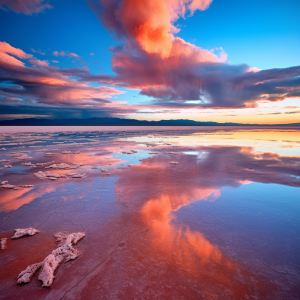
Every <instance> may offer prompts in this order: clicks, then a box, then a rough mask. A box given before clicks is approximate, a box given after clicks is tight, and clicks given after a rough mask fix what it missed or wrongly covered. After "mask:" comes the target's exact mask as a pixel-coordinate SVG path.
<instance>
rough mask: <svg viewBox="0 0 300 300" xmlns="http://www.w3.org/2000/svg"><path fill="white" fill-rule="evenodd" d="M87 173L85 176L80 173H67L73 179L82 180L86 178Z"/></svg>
mask: <svg viewBox="0 0 300 300" xmlns="http://www.w3.org/2000/svg"><path fill="white" fill-rule="evenodd" d="M85 174H86V173H84V174H78V173H67V176H69V177H72V178H82V177H84V176H85Z"/></svg>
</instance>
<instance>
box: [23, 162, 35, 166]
mask: <svg viewBox="0 0 300 300" xmlns="http://www.w3.org/2000/svg"><path fill="white" fill-rule="evenodd" d="M21 165H23V166H25V167H35V164H32V163H31V162H25V163H21Z"/></svg>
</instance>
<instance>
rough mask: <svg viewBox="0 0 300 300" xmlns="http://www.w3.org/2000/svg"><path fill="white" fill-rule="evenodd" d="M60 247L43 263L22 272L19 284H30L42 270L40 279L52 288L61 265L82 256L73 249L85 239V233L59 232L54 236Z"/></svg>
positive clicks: (33, 265) (44, 284)
mask: <svg viewBox="0 0 300 300" xmlns="http://www.w3.org/2000/svg"><path fill="white" fill-rule="evenodd" d="M54 237H55V238H56V241H57V242H58V243H59V247H58V248H56V249H55V250H53V251H52V253H51V254H49V255H48V256H47V257H46V258H45V259H44V260H43V261H42V262H40V263H36V264H32V265H30V266H28V267H27V268H26V269H25V270H24V271H22V272H21V273H20V274H19V276H18V283H27V282H30V280H31V278H32V276H33V275H34V273H35V272H36V271H37V270H38V269H39V268H42V270H41V272H40V274H39V276H38V279H39V280H41V281H42V282H43V286H46V287H50V286H51V285H52V283H53V280H54V277H55V276H54V272H55V270H56V269H57V267H58V266H59V264H60V263H62V262H63V261H64V262H67V261H69V260H73V259H75V258H77V257H78V256H79V255H80V252H79V251H78V250H76V249H74V248H73V247H72V245H75V244H77V242H78V241H80V240H81V239H82V238H83V237H85V233H84V232H77V233H71V234H66V233H64V232H59V233H56V234H55V235H54Z"/></svg>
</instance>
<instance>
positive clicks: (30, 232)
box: [12, 227, 39, 239]
mask: <svg viewBox="0 0 300 300" xmlns="http://www.w3.org/2000/svg"><path fill="white" fill-rule="evenodd" d="M15 231H16V232H15V235H14V236H13V237H12V239H18V238H20V237H22V236H24V235H35V234H37V233H39V230H37V229H34V228H32V227H29V228H23V229H15Z"/></svg>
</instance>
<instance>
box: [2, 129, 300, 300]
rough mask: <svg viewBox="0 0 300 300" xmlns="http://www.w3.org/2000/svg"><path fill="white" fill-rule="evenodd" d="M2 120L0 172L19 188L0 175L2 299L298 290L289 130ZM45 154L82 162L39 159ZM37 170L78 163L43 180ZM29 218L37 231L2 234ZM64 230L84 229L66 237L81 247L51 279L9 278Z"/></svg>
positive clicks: (299, 205)
mask: <svg viewBox="0 0 300 300" xmlns="http://www.w3.org/2000/svg"><path fill="white" fill-rule="evenodd" d="M121 130H122V131H121ZM0 132H1V133H2V134H1V135H0V139H1V140H0V149H1V148H4V149H3V150H1V151H0V160H1V161H3V160H9V161H8V162H1V163H0V168H3V169H0V180H1V181H8V183H9V184H11V185H14V186H15V188H16V189H5V188H1V189H0V238H5V237H7V238H9V239H8V242H7V247H6V249H4V250H0V266H1V272H0V299H280V300H281V299H299V298H300V288H299V287H300V256H299V250H300V236H299V232H300V218H299V213H300V189H299V187H300V132H299V130H297V129H286V128H282V129H280V128H277V129H262V128H246V129H245V128H237V127H235V128H220V127H219V128H218V127H200V128H199V127H197V128H195V127H184V128H174V127H172V128H162V127H156V128H144V127H143V128H142V127H134V128H133V127H125V128H122V129H120V128H115V127H113V128H103V127H102V128H101V130H99V128H94V127H85V128H78V127H64V128H62V127H59V128H54V127H48V128H36V129H35V128H34V127H30V129H27V128H24V127H2V128H1V130H0ZM66 150H67V151H71V152H77V151H80V153H77V154H75V153H69V154H62V152H63V151H66ZM131 150H135V151H137V152H136V153H133V152H129V151H131ZM16 152H17V153H16ZM122 152H124V153H122ZM126 152H127V153H126ZM128 152H129V153H131V154H128ZM21 155H28V157H31V158H27V159H24V160H20V159H18V158H20V156H21ZM53 161H54V162H55V164H58V163H66V164H73V163H82V164H83V165H82V166H80V167H79V168H77V169H73V170H64V169H62V170H61V169H53V168H50V169H45V167H47V166H49V165H51V164H50V162H53ZM26 162H31V163H32V164H37V163H49V164H45V165H42V166H34V167H33V166H25V165H22V163H26ZM170 162H175V163H174V164H170ZM176 163H177V164H176ZM4 165H11V166H12V167H11V168H4ZM92 167H97V168H96V169H93V168H92ZM101 169H106V172H101V171H100V170H101ZM38 171H43V172H45V171H50V172H53V173H56V174H67V173H68V172H75V173H79V174H84V173H85V176H84V177H82V178H72V177H70V176H66V178H58V179H56V180H49V179H45V180H41V179H38V178H37V177H36V176H35V175H34V173H37V172H38ZM20 185H33V187H30V188H21V187H20ZM26 227H34V228H36V229H38V230H40V233H38V234H36V235H34V236H27V237H23V238H20V239H16V240H11V239H10V237H12V236H13V233H14V229H16V228H26ZM61 231H65V232H70V233H71V232H78V231H83V232H85V234H86V236H85V237H84V238H83V239H82V240H81V241H80V242H79V243H78V244H77V245H75V246H74V247H75V248H76V249H78V250H79V251H80V252H81V255H80V256H79V257H78V258H77V259H75V260H74V261H70V262H66V263H64V264H62V265H61V266H60V267H59V268H58V269H57V270H56V272H55V280H54V283H53V285H52V286H51V288H43V287H42V286H41V282H40V281H38V279H37V274H36V275H34V277H33V278H32V280H31V282H30V283H28V284H24V285H18V284H17V276H18V274H19V273H20V272H21V271H22V270H24V269H25V268H26V267H27V266H28V265H30V264H33V263H37V262H40V261H42V260H43V259H44V258H45V257H46V256H47V255H48V254H50V253H51V251H52V250H54V249H55V248H57V244H56V242H55V239H54V237H53V234H55V233H57V232H61Z"/></svg>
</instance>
